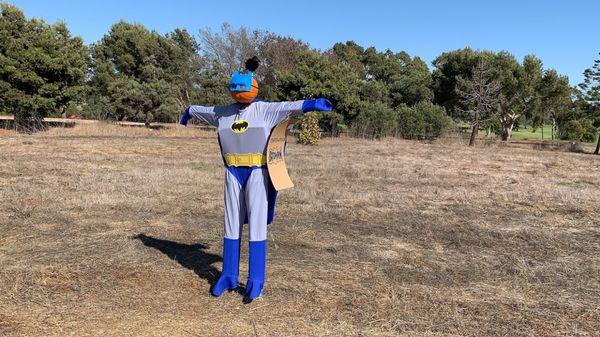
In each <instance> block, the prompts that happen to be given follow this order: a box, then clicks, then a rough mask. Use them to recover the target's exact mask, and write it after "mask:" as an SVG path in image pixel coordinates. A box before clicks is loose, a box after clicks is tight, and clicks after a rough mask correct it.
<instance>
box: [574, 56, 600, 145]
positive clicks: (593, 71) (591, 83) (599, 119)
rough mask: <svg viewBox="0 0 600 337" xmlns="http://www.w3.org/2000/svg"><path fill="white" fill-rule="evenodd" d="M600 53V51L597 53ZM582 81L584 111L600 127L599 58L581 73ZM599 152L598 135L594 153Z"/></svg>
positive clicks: (581, 94)
mask: <svg viewBox="0 0 600 337" xmlns="http://www.w3.org/2000/svg"><path fill="white" fill-rule="evenodd" d="M599 55H600V53H599ZM583 76H584V77H585V79H584V82H583V83H581V84H580V85H579V90H580V96H581V98H582V101H583V102H585V111H586V112H587V115H588V116H589V118H590V119H591V120H592V121H593V124H594V126H595V127H596V128H600V59H598V60H595V61H594V65H593V66H592V68H588V69H586V70H585V72H584V73H583ZM599 153H600V135H598V143H597V144H596V150H594V154H599Z"/></svg>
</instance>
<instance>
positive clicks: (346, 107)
mask: <svg viewBox="0 0 600 337" xmlns="http://www.w3.org/2000/svg"><path fill="white" fill-rule="evenodd" d="M358 83H359V82H358V78H357V76H356V74H355V73H354V72H353V71H352V69H351V68H350V67H349V66H348V65H346V64H343V63H336V62H334V61H332V60H331V59H330V58H329V57H328V56H327V55H323V54H319V53H317V52H314V51H311V52H303V53H300V54H298V55H297V59H296V66H295V67H294V68H293V69H292V70H290V71H286V72H282V73H281V76H280V85H279V88H278V90H279V91H280V93H281V99H285V100H297V99H306V98H314V97H327V99H329V100H330V101H331V102H332V103H333V106H334V107H335V109H336V111H337V112H339V113H341V114H342V115H343V116H344V120H345V121H346V122H351V121H352V120H354V118H355V117H356V116H357V115H358V111H359V105H360V102H361V100H360V97H359V93H358V91H359V85H358Z"/></svg>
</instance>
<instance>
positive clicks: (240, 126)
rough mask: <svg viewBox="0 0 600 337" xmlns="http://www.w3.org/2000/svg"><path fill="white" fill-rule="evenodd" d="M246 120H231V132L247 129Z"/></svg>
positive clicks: (240, 131)
mask: <svg viewBox="0 0 600 337" xmlns="http://www.w3.org/2000/svg"><path fill="white" fill-rule="evenodd" d="M248 125H249V124H248V121H246V120H243V119H240V120H237V121H235V122H233V124H231V131H233V133H242V132H245V131H246V130H248Z"/></svg>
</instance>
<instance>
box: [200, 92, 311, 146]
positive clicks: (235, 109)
mask: <svg viewBox="0 0 600 337" xmlns="http://www.w3.org/2000/svg"><path fill="white" fill-rule="evenodd" d="M303 102H304V101H294V102H277V103H268V102H253V103H250V104H241V103H234V104H230V105H223V106H214V107H204V106H198V105H192V106H190V108H189V112H190V115H191V116H192V117H194V118H197V119H199V120H201V121H203V122H205V123H207V124H210V125H214V126H216V127H217V130H218V134H219V141H220V143H221V154H222V155H225V154H263V155H266V151H267V142H268V140H269V135H270V134H271V130H272V129H273V127H275V126H276V125H277V124H279V122H281V121H283V120H284V119H286V118H288V117H290V116H292V115H297V114H301V113H302V103H303Z"/></svg>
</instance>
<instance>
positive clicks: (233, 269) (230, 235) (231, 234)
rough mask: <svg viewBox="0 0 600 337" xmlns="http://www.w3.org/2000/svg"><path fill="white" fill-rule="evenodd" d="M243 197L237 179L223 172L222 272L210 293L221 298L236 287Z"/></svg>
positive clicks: (242, 220) (243, 208)
mask: <svg viewBox="0 0 600 337" xmlns="http://www.w3.org/2000/svg"><path fill="white" fill-rule="evenodd" d="M244 199H245V195H244V193H243V190H242V187H241V185H240V183H239V182H238V179H237V178H236V177H235V176H234V175H233V174H232V173H231V172H230V171H229V170H225V237H224V238H223V270H222V271H221V276H220V277H219V279H218V280H217V282H216V283H215V285H214V286H213V288H212V290H211V292H212V294H213V295H215V296H221V294H222V293H223V292H225V291H226V290H231V289H235V288H237V287H238V274H239V265H240V234H241V232H242V226H243V224H244V218H245V216H246V207H245V200H244Z"/></svg>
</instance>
